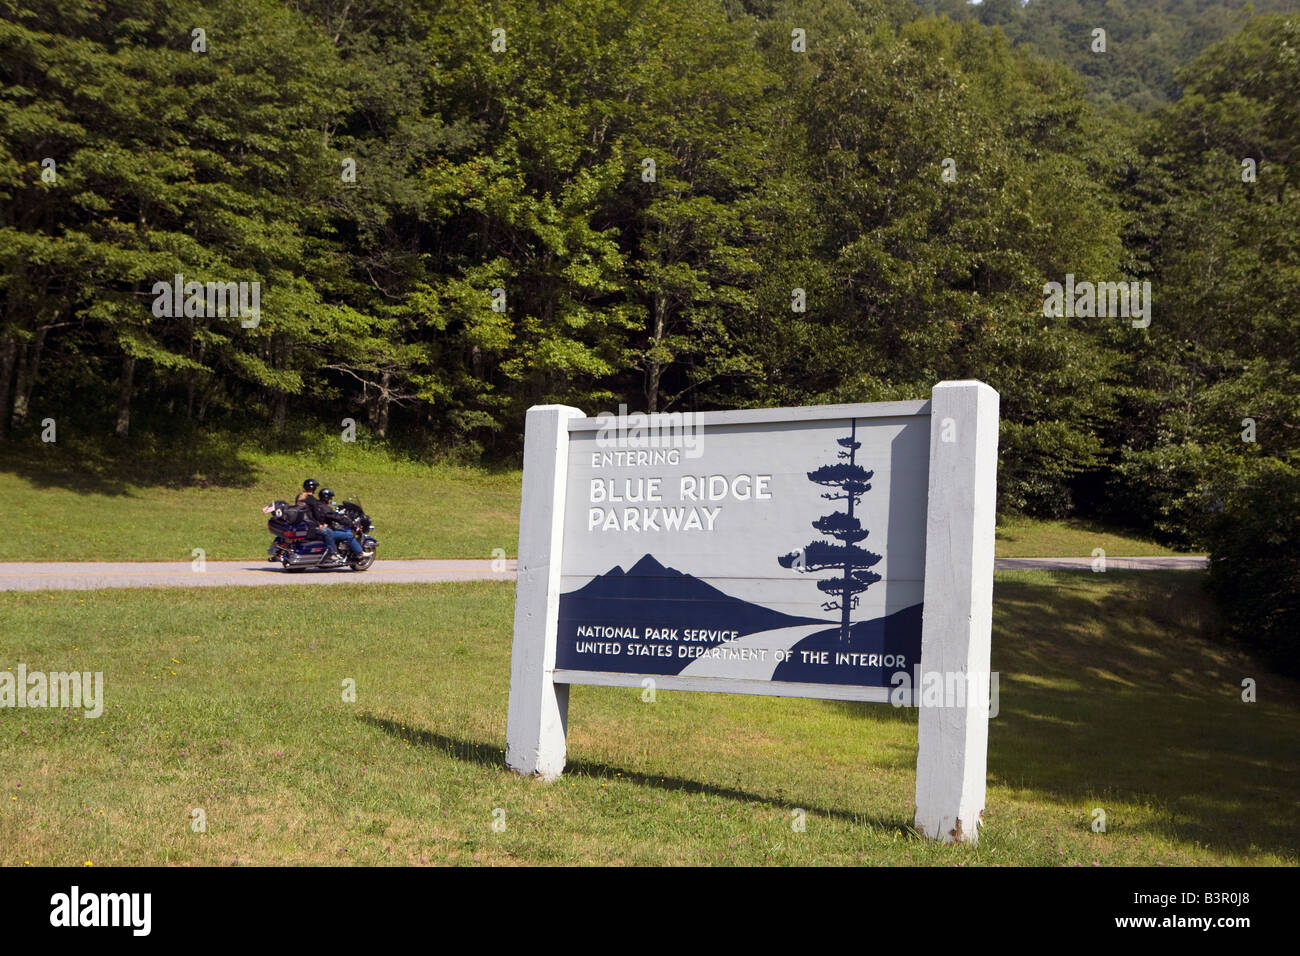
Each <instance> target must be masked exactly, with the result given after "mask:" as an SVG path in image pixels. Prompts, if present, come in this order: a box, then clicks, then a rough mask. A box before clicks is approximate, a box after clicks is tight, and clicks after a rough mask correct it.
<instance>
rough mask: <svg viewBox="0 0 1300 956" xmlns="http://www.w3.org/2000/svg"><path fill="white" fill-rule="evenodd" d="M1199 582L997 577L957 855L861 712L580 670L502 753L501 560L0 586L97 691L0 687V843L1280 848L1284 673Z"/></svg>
mask: <svg viewBox="0 0 1300 956" xmlns="http://www.w3.org/2000/svg"><path fill="white" fill-rule="evenodd" d="M1200 577H1201V576H1200V575H1199V574H1196V573H1185V572H1184V573H1155V572H1144V573H1134V572H1129V573H1125V572H1108V573H1106V574H1087V573H1056V574H1053V573H1049V572H1012V573H1001V574H999V575H998V577H997V586H996V593H995V623H994V637H993V641H994V644H993V647H994V652H993V664H994V667H995V669H996V670H997V671H998V672H999V673H1000V701H999V704H1000V712H999V713H998V714H997V717H996V718H995V719H994V720H993V721H992V722H991V724H990V742H989V792H988V801H987V806H988V810H987V813H986V816H985V828H984V831H983V837H982V839H981V841H980V844H979V846H978V847H975V848H971V847H966V846H961V847H954V846H942V845H939V844H936V843H933V842H931V841H928V840H924V839H920V838H917V837H916V836H915V835H914V834H913V833H912V832H911V830H910V825H911V822H912V810H913V795H914V787H915V759H916V713H915V711H911V710H896V709H893V708H891V707H889V706H887V705H881V704H875V705H863V704H846V703H837V702H826V701H811V700H791V699H780V698H761V697H742V696H732V695H722V694H690V693H684V692H675V693H674V692H663V691H661V692H659V694H658V695H657V699H656V700H655V701H654V702H653V703H651V702H645V701H643V700H642V695H641V691H640V689H639V688H638V689H626V690H625V689H614V688H595V687H575V688H573V691H572V700H571V704H570V711H569V760H570V765H569V769H568V771H567V772H566V774H565V775H564V776H563V777H562V778H561V779H560V780H558V781H555V782H553V783H542V782H540V781H537V780H530V779H523V778H520V777H518V776H516V775H515V774H513V773H511V772H509V771H508V770H506V769H505V767H504V763H503V761H504V756H503V750H504V747H505V729H506V702H507V691H508V685H509V655H510V630H511V619H512V608H513V597H514V589H513V587H512V586H511V585H509V584H504V583H493V582H473V583H464V584H440V585H373V584H372V585H362V584H355V585H353V584H346V585H345V584H340V585H336V586H333V587H331V588H329V589H328V591H321V590H319V589H314V588H310V589H309V588H303V589H296V588H295V589H287V590H282V589H271V588H246V589H244V588H231V589H195V590H132V591H100V592H93V593H86V592H22V593H18V592H10V593H3V594H0V633H3V634H4V635H5V640H4V646H3V649H2V650H0V654H3V657H4V659H3V660H2V661H0V667H5V668H16V667H17V665H18V664H19V663H24V664H26V665H27V668H28V669H29V670H47V671H55V670H70V669H79V670H90V671H96V670H99V671H103V672H104V679H105V698H106V704H105V709H104V713H103V715H102V716H101V717H99V718H97V719H88V718H86V717H85V716H83V715H82V714H81V713H80V712H73V711H70V710H69V711H54V712H51V711H49V710H39V709H23V710H17V709H0V768H3V769H0V864H3V865H8V866H13V865H24V864H31V865H95V866H103V865H120V864H182V865H245V864H396V865H410V866H421V865H429V866H432V865H439V864H460V865H475V864H517V863H524V864H606V865H618V864H671V865H676V864H710V865H731V864H760V865H763V864H888V865H910V864H925V865H951V864H975V865H986V864H1007V865H1062V866H1074V865H1081V866H1093V865H1102V866H1106V865H1115V864H1161V865H1178V866H1183V865H1216V864H1295V863H1296V862H1297V848H1298V847H1300V813H1298V812H1297V797H1298V796H1300V779H1298V776H1297V775H1298V770H1297V765H1296V760H1295V746H1296V741H1297V739H1300V688H1298V687H1297V685H1296V684H1295V683H1294V682H1290V681H1286V680H1284V679H1282V678H1279V677H1276V676H1273V675H1271V674H1269V673H1267V672H1265V671H1263V670H1261V669H1260V668H1259V667H1257V666H1256V665H1255V664H1254V663H1252V662H1251V660H1250V659H1249V658H1246V657H1243V656H1242V655H1240V654H1238V653H1236V652H1234V651H1232V650H1227V649H1224V648H1222V647H1220V646H1217V645H1216V644H1214V643H1212V642H1211V641H1210V640H1209V639H1208V637H1207V635H1208V634H1209V633H1210V630H1211V628H1212V626H1213V623H1212V620H1211V612H1210V610H1209V606H1208V604H1207V603H1206V602H1205V600H1204V598H1203V597H1202V595H1201V592H1200ZM1245 677H1251V678H1254V679H1255V680H1256V681H1257V685H1258V697H1259V699H1258V702H1256V703H1244V702H1243V701H1242V700H1241V687H1240V685H1241V681H1242V679H1243V678H1245ZM346 679H351V680H353V681H355V684H356V695H357V696H356V701H355V702H354V703H349V702H345V701H344V700H343V699H342V696H343V695H342V687H343V682H344V681H345V680H346ZM1094 808H1102V809H1104V811H1105V813H1106V820H1107V832H1105V833H1096V832H1093V831H1092V829H1091V828H1090V824H1091V822H1092V819H1093V811H1094ZM197 809H201V810H202V811H203V814H204V816H205V820H206V832H196V831H195V829H194V825H193V824H194V819H195V817H194V815H193V814H194V811H195V810H197ZM796 810H802V811H804V812H805V813H806V829H805V830H804V831H803V832H796V831H795V830H794V829H792V827H791V822H792V819H793V818H794V817H793V816H792V815H793V814H794V813H795V811H796ZM494 820H503V821H504V824H505V827H504V829H503V830H501V831H499V832H497V831H494V830H493V828H492V825H493V822H494Z"/></svg>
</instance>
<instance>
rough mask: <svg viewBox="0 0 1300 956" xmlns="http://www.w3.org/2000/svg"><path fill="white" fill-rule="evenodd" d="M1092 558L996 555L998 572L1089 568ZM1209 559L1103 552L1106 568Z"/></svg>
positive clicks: (1190, 564)
mask: <svg viewBox="0 0 1300 956" xmlns="http://www.w3.org/2000/svg"><path fill="white" fill-rule="evenodd" d="M1095 560H1097V559H1096V558H998V559H997V560H996V561H995V562H994V567H996V568H997V569H998V570H999V571H1032V570H1038V571H1091V570H1092V562H1093V561H1095ZM1209 566H1210V559H1209V558H1207V557H1206V556H1205V555H1203V554H1177V555H1167V556H1164V557H1158V558H1122V557H1112V556H1111V555H1109V554H1108V555H1106V570H1107V571H1203V570H1205V569H1206V568H1208V567H1209Z"/></svg>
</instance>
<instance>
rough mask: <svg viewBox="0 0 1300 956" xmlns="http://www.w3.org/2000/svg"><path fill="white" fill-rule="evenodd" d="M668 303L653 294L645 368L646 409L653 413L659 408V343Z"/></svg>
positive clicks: (662, 335)
mask: <svg viewBox="0 0 1300 956" xmlns="http://www.w3.org/2000/svg"><path fill="white" fill-rule="evenodd" d="M667 311H668V304H667V302H666V301H665V299H664V296H662V295H656V296H655V306H654V330H653V332H652V333H651V337H650V341H651V346H650V347H651V349H652V353H651V357H650V365H649V367H648V368H647V369H646V389H645V397H646V411H647V412H649V413H650V414H652V415H653V414H654V413H655V412H657V411H658V410H659V378H660V376H661V375H663V370H664V367H663V363H662V362H660V361H659V355H658V352H659V344H660V343H661V342H663V340H664V327H665V325H666V324H667V321H666V318H665V314H666V313H667Z"/></svg>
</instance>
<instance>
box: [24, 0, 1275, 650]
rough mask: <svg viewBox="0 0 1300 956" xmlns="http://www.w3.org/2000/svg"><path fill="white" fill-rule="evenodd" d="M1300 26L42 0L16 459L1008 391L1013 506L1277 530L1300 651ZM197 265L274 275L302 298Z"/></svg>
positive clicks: (877, 4) (1040, 1)
mask: <svg viewBox="0 0 1300 956" xmlns="http://www.w3.org/2000/svg"><path fill="white" fill-rule="evenodd" d="M1293 7H1294V5H1293V4H1287V3H1272V4H1270V3H1268V2H1264V0H1260V2H1257V3H1256V4H1255V7H1254V8H1253V10H1249V9H1242V8H1239V7H1234V6H1233V5H1231V4H1227V3H1221V2H1205V0H1199V2H1194V0H1182V2H1176V0H1160V2H1150V3H1138V2H1136V0H1130V2H1118V0H1110V2H1105V3H1100V2H1098V3H1085V2H1078V0H1034V2H1031V3H1029V4H1028V5H1027V6H1024V7H1023V8H1022V7H1021V6H1020V5H1019V4H1018V3H1015V2H1014V0H985V2H984V3H983V4H982V5H978V6H968V5H966V4H962V3H958V2H956V0H934V2H912V0H806V2H758V0H656V2H653V3H652V2H645V0H556V2H546V3H537V2H528V0H496V2H486V3H484V2H478V0H447V2H434V0H300V2H288V0H214V2H205V3H196V2H184V0H181V2H175V0H114V2H112V3H108V2H102V0H66V2H62V3H59V4H52V5H37V6H33V5H28V4H25V3H22V2H20V0H0V76H2V77H3V90H2V92H0V263H2V264H3V268H2V269H0V430H2V431H3V438H0V442H5V443H9V444H10V445H11V446H13V445H16V444H19V443H23V444H26V443H31V442H39V437H38V436H39V434H40V431H41V423H42V422H43V421H44V420H45V419H46V418H48V417H54V418H57V419H58V421H59V423H60V428H62V429H64V431H65V433H66V432H67V430H69V429H76V430H80V431H82V432H87V433H90V432H93V433H96V434H102V435H105V436H117V438H118V439H120V440H121V441H123V442H124V443H129V441H130V440H131V438H132V436H133V434H134V433H137V432H139V431H140V430H141V429H149V430H153V431H169V432H172V433H176V434H182V435H183V434H184V432H185V430H186V429H192V428H205V429H210V428H240V427H247V425H248V423H249V422H250V421H255V422H256V423H258V425H259V427H262V428H264V429H266V430H267V431H269V432H274V431H276V430H281V431H282V430H285V429H293V428H295V427H302V425H303V423H307V422H328V423H330V425H331V427H335V426H336V423H338V422H339V421H341V420H342V419H343V418H344V417H347V416H355V417H356V419H357V420H358V422H359V423H360V425H361V428H362V430H363V431H364V432H365V433H366V434H367V435H368V436H371V437H372V438H377V439H385V438H386V439H387V440H392V441H401V442H405V443H408V444H410V443H415V444H417V445H419V446H420V447H422V448H425V449H428V450H432V449H443V450H445V449H448V448H455V449H457V450H458V453H459V454H461V455H462V456H470V457H473V456H487V457H497V458H500V457H503V456H505V457H509V456H511V455H514V454H517V452H518V449H519V446H520V442H521V437H522V436H521V427H522V422H523V413H524V410H525V409H526V408H527V407H528V406H529V405H531V404H534V403H538V402H565V403H568V404H573V405H577V406H579V407H582V408H584V409H586V410H588V411H589V412H591V413H594V412H597V411H599V410H602V409H608V408H612V407H614V406H615V405H617V404H618V403H619V402H627V403H628V404H629V405H631V406H634V407H640V408H644V409H648V410H651V411H655V410H692V409H695V410H702V409H708V408H726V407H745V406H759V405H767V406H770V405H794V404H810V403H825V402H846V401H870V400H880V399H888V398H903V397H906V398H913V397H917V396H924V395H927V394H928V393H929V389H930V387H931V386H932V385H933V384H934V383H935V382H936V381H938V380H940V379H944V378H965V377H974V378H979V379H983V380H985V381H987V382H989V383H990V384H991V385H993V386H994V387H995V388H997V389H998V390H999V392H1001V394H1002V413H1003V416H1004V420H1003V423H1002V435H1001V448H1000V455H1001V469H1000V473H999V485H1000V489H999V490H1000V498H1001V500H1000V507H1001V509H1002V510H1004V511H1023V512H1028V513H1035V514H1046V515H1063V514H1069V513H1081V514H1087V515H1089V516H1093V517H1099V518H1103V519H1107V520H1112V521H1117V522H1121V523H1124V524H1128V525H1132V526H1136V527H1144V528H1148V529H1151V530H1152V531H1154V532H1156V533H1158V534H1161V535H1163V536H1165V537H1166V538H1168V539H1169V540H1172V541H1174V542H1177V543H1179V544H1183V545H1189V546H1197V547H1214V548H1215V549H1216V555H1217V554H1218V553H1219V552H1224V553H1226V551H1227V550H1228V549H1229V544H1228V536H1229V533H1230V531H1231V533H1232V534H1235V535H1236V537H1235V538H1233V541H1234V542H1235V544H1236V546H1239V550H1240V552H1241V554H1259V553H1261V552H1260V549H1264V552H1263V553H1268V554H1270V555H1272V557H1270V558H1269V561H1270V562H1271V564H1270V566H1269V567H1268V568H1266V569H1265V570H1263V571H1262V572H1261V573H1262V574H1263V575H1264V576H1265V577H1266V578H1267V579H1268V580H1269V581H1270V582H1272V584H1273V585H1276V584H1277V583H1278V582H1279V581H1284V582H1285V581H1289V582H1290V583H1289V584H1287V585H1286V588H1289V589H1290V590H1289V591H1286V589H1277V588H1275V591H1276V592H1277V593H1276V594H1275V595H1274V598H1275V600H1272V603H1269V604H1268V605H1267V607H1258V608H1256V611H1257V612H1258V613H1259V614H1262V615H1265V617H1266V618H1267V620H1264V621H1262V622H1261V621H1257V622H1255V623H1254V624H1252V625H1251V626H1252V627H1262V628H1265V629H1266V630H1267V629H1270V628H1271V629H1272V630H1271V631H1270V633H1275V632H1276V628H1277V622H1278V620H1281V618H1278V617H1277V615H1278V614H1283V615H1286V614H1289V615H1291V617H1290V618H1288V620H1291V621H1294V620H1296V619H1297V618H1296V614H1297V610H1296V605H1295V602H1296V600H1297V599H1296V597H1295V592H1296V591H1300V560H1298V559H1297V556H1296V544H1295V541H1296V538H1297V533H1296V532H1297V523H1298V522H1300V471H1297V450H1298V449H1300V417H1298V416H1297V411H1300V408H1298V406H1300V348H1298V345H1300V342H1298V341H1297V340H1298V339H1300V295H1298V294H1297V292H1298V291H1300V201H1298V198H1297V197H1298V195H1300V193H1298V189H1300V155H1297V150H1298V149H1300V59H1298V58H1300V15H1286V14H1284V13H1283V14H1270V13H1269V12H1268V11H1270V10H1274V9H1291V8H1293ZM1096 28H1101V29H1104V30H1106V31H1107V47H1106V49H1105V51H1104V52H1101V51H1096V50H1094V49H1093V46H1092V45H1093V44H1094V42H1095V41H1094V37H1093V34H1092V31H1093V30H1094V29H1096ZM175 277H180V278H179V279H177V278H175ZM1076 280H1077V281H1079V282H1081V283H1083V282H1087V283H1119V282H1125V283H1137V285H1136V286H1132V287H1131V288H1133V289H1135V290H1136V289H1139V288H1142V287H1143V285H1142V284H1143V283H1149V288H1150V290H1151V292H1150V296H1149V298H1148V299H1147V305H1148V306H1149V316H1148V318H1149V322H1148V323H1147V324H1145V325H1144V324H1143V322H1142V321H1136V320H1132V319H1130V317H1129V316H1127V315H1122V316H1117V315H1115V314H1114V310H1113V309H1112V311H1111V313H1110V314H1105V313H1104V310H1100V311H1098V310H1096V309H1093V310H1091V311H1090V310H1089V309H1087V308H1082V309H1073V308H1071V309H1068V310H1066V312H1065V314H1052V313H1051V310H1050V309H1048V308H1045V298H1046V294H1047V289H1048V288H1049V284H1050V283H1069V284H1071V285H1073V283H1074V282H1075V281H1076ZM173 282H175V283H176V286H177V287H178V288H179V290H180V291H183V292H184V296H183V297H182V296H177V297H175V298H176V299H177V301H175V302H174V303H173V302H170V301H169V302H168V303H167V304H164V306H163V307H162V308H160V301H161V300H162V299H163V298H166V299H168V300H170V299H171V298H173V297H172V296H171V295H170V293H168V294H167V295H166V296H163V295H161V294H160V292H159V289H160V288H165V289H168V290H170V289H172V288H173ZM191 282H194V283H219V284H224V283H248V284H250V285H251V284H252V283H257V288H258V290H259V299H258V307H259V308H258V311H257V313H256V315H255V316H254V317H253V318H251V319H250V313H246V314H244V315H241V314H240V313H239V312H238V310H237V309H225V308H222V309H215V310H214V309H213V308H203V307H202V306H203V302H202V301H201V296H200V299H199V300H193V299H192V298H191V297H190V295H189V292H188V291H185V289H186V287H185V284H186V283H191ZM232 288H233V286H232ZM181 298H184V300H185V301H184V302H182V301H180V300H181ZM195 301H197V303H198V304H197V305H195V307H193V308H191V307H189V306H190V305H192V304H194V302H195ZM1057 311H1058V312H1059V311H1060V310H1057ZM3 447H4V445H3V444H0V450H2V449H3ZM0 453H3V452H2V451H0ZM1269 542H1271V544H1270V543H1269ZM1269 548H1273V549H1274V550H1273V551H1268V549H1269ZM1287 575H1290V577H1289V578H1288V577H1287ZM1256 584H1257V582H1256ZM1256 584H1251V582H1249V581H1247V580H1246V579H1245V577H1244V576H1242V575H1238V576H1236V577H1233V578H1231V579H1228V578H1224V579H1222V581H1221V586H1222V587H1224V588H1227V589H1231V588H1233V587H1238V588H1241V587H1247V588H1253V587H1256ZM1251 593H1255V592H1253V591H1252V592H1251ZM1288 593H1289V594H1290V597H1289V598H1287V594H1288ZM1287 600H1289V601H1290V603H1289V604H1286V601H1287ZM1279 602H1281V603H1279ZM1283 605H1285V606H1283ZM1270 615H1271V617H1270Z"/></svg>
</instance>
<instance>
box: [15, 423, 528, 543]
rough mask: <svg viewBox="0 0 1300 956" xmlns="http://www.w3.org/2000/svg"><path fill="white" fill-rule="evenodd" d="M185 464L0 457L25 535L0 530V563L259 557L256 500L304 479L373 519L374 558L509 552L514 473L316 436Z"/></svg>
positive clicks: (262, 525) (221, 452)
mask: <svg viewBox="0 0 1300 956" xmlns="http://www.w3.org/2000/svg"><path fill="white" fill-rule="evenodd" d="M192 452H193V456H194V457H193V458H192V459H190V460H188V461H181V460H167V461H159V460H157V459H154V460H149V461H147V462H146V463H144V464H142V465H141V467H139V468H137V469H132V468H130V467H129V464H130V463H129V462H105V461H102V460H101V461H95V460H87V459H86V458H84V457H75V456H70V455H68V454H67V453H66V452H63V453H57V454H56V453H51V454H48V455H37V454H32V455H30V456H28V457H17V456H11V457H9V458H6V459H5V460H4V461H3V463H0V500H4V501H6V502H9V507H10V509H11V514H14V516H15V517H16V518H17V523H18V524H20V525H21V526H22V528H23V532H24V533H22V534H10V535H4V536H0V561H189V560H190V559H191V557H192V550H193V549H194V548H202V549H204V552H205V556H206V557H207V559H208V560H210V561H222V560H241V559H245V558H264V557H265V556H266V549H267V547H268V546H269V545H270V543H271V535H270V533H269V532H268V531H267V530H266V516H265V515H263V514H262V507H263V506H264V505H266V504H267V503H268V502H270V501H272V500H274V499H276V498H283V499H285V500H288V501H292V500H293V498H294V496H295V495H296V494H297V493H298V491H299V490H301V488H302V482H303V479H304V478H308V477H314V478H316V479H317V480H318V481H321V482H323V483H324V485H325V486H326V487H328V488H332V489H333V490H334V492H335V495H336V496H337V498H338V499H339V500H342V499H343V498H346V497H355V498H356V499H357V500H359V501H360V502H361V503H362V504H363V505H364V506H365V508H366V511H367V512H368V513H369V514H370V516H371V517H372V518H373V519H374V521H375V525H376V532H375V537H377V538H378V539H379V555H380V558H381V559H383V558H425V557H437V558H490V557H493V554H492V552H493V549H495V548H502V549H504V550H505V552H506V554H507V555H510V556H513V555H514V553H515V550H516V547H517V545H518V538H519V530H518V529H519V483H520V478H521V474H520V472H519V471H517V470H496V471H493V470H487V469H483V468H474V467H468V466H464V465H447V464H425V463H420V462H414V461H409V460H403V459H400V458H396V457H394V456H393V455H391V454H389V453H388V452H386V451H384V450H382V449H367V448H364V447H361V446H359V445H348V444H344V443H342V442H339V441H322V442H320V443H319V444H317V445H315V446H312V447H309V448H306V449H304V450H302V451H300V452H298V453H297V454H267V453H265V452H257V451H252V450H249V449H247V448H239V447H235V448H228V447H225V445H224V444H220V445H219V444H217V443H216V442H215V441H214V444H213V446H212V447H209V448H202V447H200V448H197V449H193V450H192Z"/></svg>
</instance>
